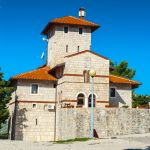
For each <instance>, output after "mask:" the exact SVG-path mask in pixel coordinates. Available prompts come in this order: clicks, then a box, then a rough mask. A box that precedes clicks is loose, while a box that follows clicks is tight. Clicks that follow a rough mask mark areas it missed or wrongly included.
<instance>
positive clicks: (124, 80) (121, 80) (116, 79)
mask: <svg viewBox="0 0 150 150" xmlns="http://www.w3.org/2000/svg"><path fill="white" fill-rule="evenodd" d="M109 81H110V82H112V83H125V84H131V85H132V87H133V88H136V87H138V86H139V85H141V83H140V82H137V81H134V80H130V79H127V78H123V77H120V76H115V75H110V76H109Z"/></svg>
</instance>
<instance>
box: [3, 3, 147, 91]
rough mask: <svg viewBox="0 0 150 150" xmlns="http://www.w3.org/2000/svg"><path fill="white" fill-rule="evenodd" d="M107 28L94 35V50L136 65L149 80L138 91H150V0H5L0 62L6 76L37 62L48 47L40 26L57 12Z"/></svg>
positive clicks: (140, 77) (143, 79) (139, 73)
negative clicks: (83, 17) (83, 10)
mask: <svg viewBox="0 0 150 150" xmlns="http://www.w3.org/2000/svg"><path fill="white" fill-rule="evenodd" d="M81 6H83V7H85V8H86V13H87V16H86V19H87V20H90V21H93V22H95V23H98V24H100V25H101V28H100V29H98V30H97V31H95V32H94V33H93V35H92V50H93V51H95V52H97V53H99V54H101V55H104V56H106V57H108V58H109V59H111V60H113V61H115V62H118V63H119V62H120V61H122V60H126V61H128V62H129V67H131V68H133V69H136V70H137V72H136V76H135V78H134V79H135V80H138V81H140V82H142V83H143V85H142V86H141V87H140V88H139V89H137V93H141V94H150V88H149V87H150V77H149V74H150V9H149V8H150V1H149V0H97V1H96V0H55V1H53V0H0V67H1V68H2V71H3V72H4V73H5V79H9V78H10V77H11V76H13V75H16V74H19V73H22V72H26V71H29V70H31V69H34V68H37V67H38V66H40V65H41V64H42V63H43V62H42V61H41V59H40V56H41V54H42V52H43V51H44V50H45V49H46V43H45V42H43V41H42V36H41V35H40V32H41V31H42V29H43V28H44V26H45V25H46V24H47V22H48V21H49V20H51V19H53V18H57V17H62V16H66V15H72V16H76V17H78V9H79V7H81Z"/></svg>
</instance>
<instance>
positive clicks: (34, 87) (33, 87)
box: [31, 84, 38, 94]
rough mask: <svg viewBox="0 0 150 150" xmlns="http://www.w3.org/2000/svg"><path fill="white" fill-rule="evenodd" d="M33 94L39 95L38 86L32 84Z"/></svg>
mask: <svg viewBox="0 0 150 150" xmlns="http://www.w3.org/2000/svg"><path fill="white" fill-rule="evenodd" d="M31 94H38V84H32V86H31Z"/></svg>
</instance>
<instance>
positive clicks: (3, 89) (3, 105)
mask: <svg viewBox="0 0 150 150" xmlns="http://www.w3.org/2000/svg"><path fill="white" fill-rule="evenodd" d="M12 91H13V88H12V87H10V82H9V81H5V80H4V79H3V73H2V72H0V128H1V127H2V124H3V123H5V121H6V120H7V119H8V117H9V110H8V105H7V104H8V103H9V101H10V100H11V93H12Z"/></svg>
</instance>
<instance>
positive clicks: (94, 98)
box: [88, 94, 96, 107]
mask: <svg viewBox="0 0 150 150" xmlns="http://www.w3.org/2000/svg"><path fill="white" fill-rule="evenodd" d="M95 101H96V96H95V95H93V106H94V107H95ZM91 102H92V94H90V95H89V98H88V107H91Z"/></svg>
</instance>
